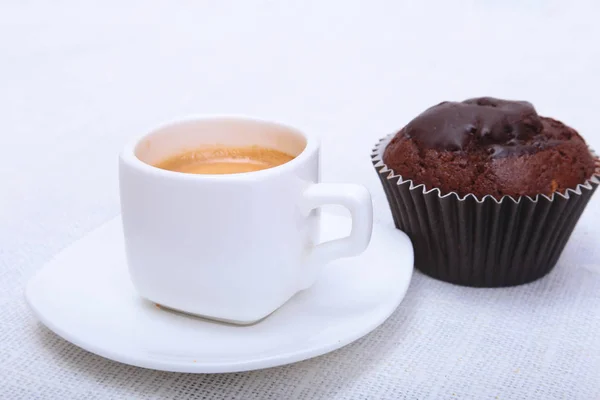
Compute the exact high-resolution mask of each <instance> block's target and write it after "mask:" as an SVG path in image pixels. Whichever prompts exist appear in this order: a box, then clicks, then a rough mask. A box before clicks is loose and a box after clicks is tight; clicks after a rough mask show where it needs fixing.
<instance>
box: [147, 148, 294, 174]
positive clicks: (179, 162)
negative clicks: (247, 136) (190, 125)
mask: <svg viewBox="0 0 600 400" xmlns="http://www.w3.org/2000/svg"><path fill="white" fill-rule="evenodd" d="M294 158H295V157H294V156H291V155H289V154H287V153H284V152H282V151H279V150H275V149H270V148H267V147H261V146H245V147H233V146H232V147H229V146H205V147H200V148H197V149H194V150H189V151H186V152H183V153H180V154H177V155H174V156H171V157H168V158H166V159H164V160H162V161H160V162H158V163H156V164H154V166H155V167H157V168H161V169H165V170H169V171H175V172H183V173H187V174H208V175H212V174H239V173H242V172H254V171H260V170H263V169H267V168H273V167H277V166H278V165H282V164H285V163H286V162H288V161H290V160H292V159H294Z"/></svg>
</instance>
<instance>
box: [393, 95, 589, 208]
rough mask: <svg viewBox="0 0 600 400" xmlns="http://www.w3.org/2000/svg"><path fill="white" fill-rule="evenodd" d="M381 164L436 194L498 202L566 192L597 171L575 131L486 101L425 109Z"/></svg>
mask: <svg viewBox="0 0 600 400" xmlns="http://www.w3.org/2000/svg"><path fill="white" fill-rule="evenodd" d="M383 161H384V162H385V163H386V165H387V166H388V167H389V168H391V169H392V170H393V171H394V172H395V173H397V174H399V175H401V176H402V177H404V178H409V179H412V181H413V182H414V183H416V184H424V185H425V187H427V188H439V189H440V191H441V192H442V194H445V193H449V192H455V193H458V195H459V196H465V195H467V194H473V195H475V196H476V197H478V198H483V197H484V196H486V195H491V196H494V197H495V198H496V199H500V198H502V196H505V195H506V196H512V197H513V198H518V197H520V196H530V197H535V196H536V195H538V194H545V195H547V196H551V195H552V193H554V192H557V191H558V192H561V193H564V192H565V191H566V190H567V189H573V188H575V187H577V185H579V184H581V183H584V182H585V181H586V180H587V179H589V178H590V177H591V176H592V174H593V173H594V168H595V165H594V158H593V157H592V155H591V153H590V151H589V150H588V147H587V145H586V143H585V142H584V140H583V139H582V138H581V136H579V134H578V133H577V132H576V131H575V130H574V129H572V128H570V127H568V126H566V125H564V124H563V123H562V122H559V121H556V120H554V119H552V118H545V117H540V116H538V114H537V113H536V111H535V109H534V107H533V106H532V105H531V104H530V103H528V102H525V101H506V100H499V99H494V98H490V97H482V98H476V99H470V100H465V101H463V102H460V103H458V102H443V103H440V104H438V105H437V106H434V107H431V108H429V109H428V110H426V111H425V112H423V113H422V114H421V115H419V116H418V117H416V118H415V119H413V120H412V121H411V122H409V123H408V125H406V126H405V127H404V128H403V129H402V130H401V131H400V132H398V134H397V135H396V136H395V137H394V138H393V139H392V141H391V142H390V144H389V145H388V146H387V148H386V150H385V153H384V155H383Z"/></svg>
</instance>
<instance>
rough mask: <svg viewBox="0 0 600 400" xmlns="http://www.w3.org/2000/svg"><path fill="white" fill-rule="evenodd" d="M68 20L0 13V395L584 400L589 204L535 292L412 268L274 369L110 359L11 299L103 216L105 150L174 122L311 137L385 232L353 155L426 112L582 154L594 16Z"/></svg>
mask: <svg viewBox="0 0 600 400" xmlns="http://www.w3.org/2000/svg"><path fill="white" fill-rule="evenodd" d="M83 3H84V2H76V1H66V0H63V1H60V0H59V1H54V2H44V1H41V0H39V1H38V0H28V1H19V0H4V1H3V2H2V3H0V137H1V141H0V185H1V186H0V187H1V188H0V398H2V399H38V398H39V399H108V398H111V399H112V398H114V399H137V398H140V399H186V398H191V399H280V398H282V399H283V398H297V399H303V400H312V399H318V398H325V399H367V398H369V399H378V398H385V399H420V400H421V399H502V400H507V399H583V400H590V399H592V400H593V399H600V262H599V261H598V257H599V256H600V246H598V242H599V241H598V238H599V236H598V235H599V234H600V227H599V224H600V216H599V214H598V209H599V205H600V195H596V196H595V198H594V199H593V200H592V202H591V203H590V205H589V207H588V208H587V210H586V212H585V214H584V215H583V217H582V220H581V222H580V223H579V225H578V226H577V228H576V232H575V233H574V235H573V236H572V238H571V241H570V242H569V244H568V246H567V248H566V250H565V252H564V253H563V256H562V258H561V259H560V261H559V264H558V266H557V267H556V269H555V271H554V272H552V273H551V274H550V275H549V276H547V277H546V278H544V279H542V280H540V281H538V282H536V283H533V284H531V285H527V286H523V287H516V288H510V289H498V290H477V289H470V288H461V287H455V286H452V285H449V284H445V283H442V282H438V281H435V280H432V279H430V278H427V277H425V276H423V275H421V274H419V273H416V275H415V276H414V280H413V282H412V285H411V287H410V289H409V292H408V295H407V297H406V299H405V301H404V302H403V303H402V305H401V306H400V307H399V308H398V310H397V311H396V312H395V313H394V314H393V315H392V317H391V318H390V319H389V320H388V321H387V322H386V323H385V324H384V325H383V326H381V327H380V328H379V329H377V330H376V331H374V332H373V333H371V334H369V335H367V336H366V337H364V338H363V339H361V340H359V341H358V342H356V343H354V344H351V345H349V346H347V347H345V348H343V349H341V350H338V351H336V352H333V353H331V354H328V355H325V356H322V357H318V358H316V359H312V360H308V361H304V362H300V363H298V364H294V365H289V366H286V367H281V368H273V369H269V370H263V371H256V372H250V373H238V374H226V375H186V374H175V373H164V372H157V371H151V370H144V369H139V368H134V367H130V366H126V365H122V364H118V363H116V362H112V361H108V360H106V359H103V358H101V357H98V356H95V355H92V354H89V353H87V352H85V351H83V350H80V349H79V348H77V347H75V346H74V345H71V344H70V343H67V342H66V341H64V340H62V339H60V338H59V337H57V336H56V335H54V334H52V333H51V332H50V331H48V330H47V329H46V328H45V327H44V326H43V325H41V324H40V323H38V322H37V321H36V320H35V319H34V317H33V316H32V314H31V313H30V312H29V310H28V309H27V307H26V304H25V302H24V297H23V288H24V285H25V283H26V282H27V279H28V278H29V277H31V276H32V274H33V273H34V272H35V271H36V270H37V269H38V268H40V267H41V266H42V265H43V264H44V262H46V261H48V260H49V259H50V258H51V257H52V256H53V255H54V254H55V253H56V252H58V251H60V250H61V249H62V248H64V247H65V246H67V245H69V244H70V243H71V242H73V241H74V240H76V239H77V238H79V237H81V236H83V235H85V234H86V233H87V232H89V231H90V230H92V229H94V228H95V227H97V226H99V225H101V224H102V223H103V222H105V221H107V220H108V219H110V218H112V217H114V216H115V215H117V214H118V210H119V205H118V192H117V175H116V169H117V163H116V160H117V159H116V156H117V153H118V151H119V150H120V148H121V146H122V145H123V144H124V143H125V141H126V140H128V139H129V138H131V137H132V136H134V135H137V134H139V133H141V132H144V131H146V130H148V129H150V128H152V127H154V126H156V125H157V124H159V123H161V122H163V121H165V120H169V119H171V118H172V117H175V116H179V115H184V114H189V113H242V114H249V115H255V116H260V117H265V118H272V119H277V120H281V121H284V122H288V123H290V124H293V125H297V126H299V127H300V128H303V129H306V130H310V131H313V132H316V133H319V134H321V135H322V138H323V147H324V150H323V162H324V166H323V179H324V180H325V181H343V182H361V183H364V184H365V185H367V186H368V187H369V189H370V190H371V191H372V193H373V197H374V206H375V215H376V219H377V220H378V221H385V222H390V221H391V216H390V213H389V210H388V208H387V204H386V202H385V199H384V194H383V191H382V189H381V187H380V185H379V183H378V181H377V180H376V176H375V173H374V171H373V170H372V167H371V165H370V160H369V153H370V148H371V146H372V145H373V144H374V143H375V141H376V140H377V139H378V138H379V137H381V136H383V135H385V134H387V133H388V132H391V131H393V130H395V129H398V128H400V127H401V126H402V125H403V124H404V123H406V122H407V121H408V120H409V119H410V118H411V117H413V116H415V115H416V114H417V113H419V112H420V111H422V110H423V109H424V108H426V107H428V106H430V105H433V104H434V103H436V102H439V101H442V100H446V99H448V100H450V99H454V100H462V99H464V98H468V97H472V96H479V95H492V96H497V97H507V98H516V99H527V100H530V101H532V102H533V103H534V104H535V105H536V106H537V109H538V111H539V112H540V113H541V114H545V115H550V116H555V117H558V118H560V119H563V120H565V121H566V122H568V123H569V124H571V125H573V126H574V127H575V128H577V129H579V130H580V131H581V133H582V134H583V135H584V136H585V137H586V138H587V140H588V141H589V143H590V144H591V145H593V146H594V147H595V148H600V133H599V132H598V114H599V109H600V97H599V96H600V93H599V89H600V87H599V86H600V85H599V82H600V78H599V77H598V73H599V72H600V46H599V45H598V39H599V38H600V25H599V24H598V22H597V16H598V14H599V13H600V6H599V5H595V4H594V2H593V1H592V0H590V1H589V2H577V1H529V2H519V1H516V0H507V1H503V2H495V1H480V2H466V1H464V2H463V1H449V2H442V1H440V2H434V3H431V2H429V3H419V2H400V1H392V0H389V1H343V0H338V1H333V0H331V1H319V0H313V1H302V2H301V1H290V2H283V1H281V2H278V1H275V0H257V1H238V2H234V1H221V2H217V1H196V2H192V1H185V0H184V1H180V2H175V1H167V0H164V1H142V0H139V1H123V2H119V1H114V0H113V1H98V2H86V3H87V4H85V5H84V4H83ZM402 3H406V4H402Z"/></svg>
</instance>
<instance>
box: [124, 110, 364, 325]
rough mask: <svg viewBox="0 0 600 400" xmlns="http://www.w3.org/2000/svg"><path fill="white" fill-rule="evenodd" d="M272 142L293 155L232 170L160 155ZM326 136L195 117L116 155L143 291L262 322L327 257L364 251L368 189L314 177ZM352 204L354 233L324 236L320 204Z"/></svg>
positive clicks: (131, 257) (181, 307)
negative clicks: (197, 169) (208, 169)
mask: <svg viewBox="0 0 600 400" xmlns="http://www.w3.org/2000/svg"><path fill="white" fill-rule="evenodd" d="M215 144H218V145H226V146H229V145H230V146H246V145H258V146H263V147H269V148H274V149H276V150H280V151H283V152H286V153H288V154H291V155H294V156H296V157H295V158H294V159H293V160H291V161H289V162H287V163H285V164H282V165H279V166H277V167H274V168H270V169H265V170H261V171H256V172H247V173H238V174H227V175H195V174H186V173H181V172H173V171H168V170H164V169H160V168H157V167H154V166H153V164H156V163H157V162H159V161H161V160H163V159H165V158H167V157H169V156H173V155H176V154H178V153H181V152H183V151H185V150H190V149H194V148H198V147H201V146H204V145H215ZM319 176H320V174H319V143H318V142H317V140H316V139H315V138H313V137H310V136H308V135H306V134H304V133H302V132H300V131H298V130H296V129H293V128H290V127H287V126H284V125H282V124H278V123H273V122H266V121H260V120H256V119H251V118H244V117H197V118H190V119H185V120H181V121H178V122H174V123H170V124H168V125H166V126H163V127H161V128H159V129H157V130H155V131H153V132H151V133H149V134H147V135H145V136H143V137H141V138H140V139H138V140H136V141H134V142H133V143H132V144H131V145H129V146H127V147H126V148H125V149H124V151H123V152H122V153H121V155H120V163H119V181H120V182H119V183H120V195H121V210H122V219H123V230H124V234H125V248H126V254H127V261H128V264H129V272H130V276H131V280H132V282H133V285H134V286H135V288H136V290H137V291H138V293H139V294H140V295H141V296H142V297H144V298H146V299H147V300H150V301H152V302H154V303H157V304H159V305H161V306H164V307H167V308H171V309H174V310H178V311H182V312H185V313H191V314H195V315H199V316H203V317H207V318H212V319H219V320H224V321H229V322H233V323H239V324H248V323H253V322H256V321H258V320H260V319H262V318H264V317H266V316H268V315H269V314H270V313H272V312H273V311H275V310H276V309H277V308H279V307H280V306H281V305H283V304H284V303H285V302H286V301H287V300H288V299H290V298H291V297H292V296H293V295H294V294H296V293H297V292H298V291H300V290H303V289H306V288H308V287H310V286H311V285H312V284H313V283H314V282H315V280H316V278H317V274H318V271H319V269H320V268H321V267H323V266H324V265H325V264H327V263H328V262H329V261H332V260H334V259H337V258H340V257H349V256H354V255H357V254H359V253H361V252H363V251H364V250H365V249H366V247H367V246H368V244H369V241H370V238H371V230H372V223H373V211H372V204H371V196H370V194H369V192H368V191H367V189H366V188H365V187H363V186H361V185H355V184H336V183H318V182H319ZM326 204H340V205H343V206H345V207H346V208H347V209H348V210H350V213H351V215H352V230H351V233H350V235H349V236H348V237H345V238H340V239H336V240H332V241H328V242H325V243H320V244H318V243H317V240H318V235H319V215H320V213H319V211H318V208H319V207H321V206H323V205H326Z"/></svg>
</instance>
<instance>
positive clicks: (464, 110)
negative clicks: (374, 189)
mask: <svg viewBox="0 0 600 400" xmlns="http://www.w3.org/2000/svg"><path fill="white" fill-rule="evenodd" d="M372 160H373V165H374V167H375V169H376V171H377V172H378V176H379V178H380V180H381V182H382V184H383V188H384V190H385V193H386V196H387V199H388V202H389V205H390V209H391V211H392V215H393V217H394V223H395V224H396V227H397V228H398V229H401V230H403V231H404V232H405V233H407V234H408V236H409V237H410V238H411V241H412V243H413V246H414V250H415V267H416V268H417V269H419V270H421V271H422V272H424V273H426V274H427V275H430V276H432V277H434V278H437V279H441V280H444V281H448V282H452V283H456V284H460V285H467V286H480V287H499V286H512V285H518V284H523V283H527V282H531V281H533V280H535V279H538V278H540V277H542V276H544V275H545V274H547V273H548V272H549V271H550V270H552V268H553V267H554V265H555V264H556V262H557V260H558V258H559V256H560V254H561V252H562V250H563V249H564V247H565V245H566V243H567V241H568V239H569V237H570V235H571V233H572V231H573V229H574V228H575V225H576V224H577V221H578V220H579V217H580V216H581V213H582V212H583V210H584V209H585V207H586V205H587V203H588V201H589V199H590V198H591V196H592V195H593V193H594V191H595V190H596V188H597V186H598V184H599V180H598V162H597V159H596V158H595V156H594V155H593V153H592V152H591V151H590V150H589V148H588V147H587V145H586V143H585V141H584V140H583V139H582V137H581V136H580V135H579V134H578V133H577V132H576V131H575V130H574V129H572V128H570V127H568V126H566V125H565V124H563V123H562V122H559V121H557V120H555V119H552V118H547V117H541V116H539V115H538V114H537V113H536V111H535V108H534V107H533V105H531V104H530V103H528V102H525V101H508V100H500V99H495V98H491V97H482V98H474V99H469V100H466V101H463V102H443V103H440V104H438V105H436V106H434V107H431V108H429V109H428V110H426V111H424V112H423V113H422V114H420V115H419V116H417V117H416V118H415V119H413V120H412V121H410V122H409V123H408V124H407V125H406V126H405V127H404V128H402V129H401V130H400V131H398V132H397V133H395V134H392V135H389V136H388V137H386V138H384V139H382V140H381V141H380V142H379V144H378V145H377V146H376V147H375V149H374V152H373V155H372Z"/></svg>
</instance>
